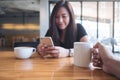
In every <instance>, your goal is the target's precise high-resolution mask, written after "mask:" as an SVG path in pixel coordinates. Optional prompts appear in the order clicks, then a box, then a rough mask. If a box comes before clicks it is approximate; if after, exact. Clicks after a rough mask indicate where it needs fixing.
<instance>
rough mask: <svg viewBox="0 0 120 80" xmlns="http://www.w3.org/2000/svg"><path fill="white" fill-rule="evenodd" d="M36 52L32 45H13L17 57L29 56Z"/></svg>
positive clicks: (24, 57)
mask: <svg viewBox="0 0 120 80" xmlns="http://www.w3.org/2000/svg"><path fill="white" fill-rule="evenodd" d="M35 52H36V48H33V47H15V48H14V54H15V56H16V57H17V58H19V59H27V58H30V57H31V56H32V55H33V54H34V53H35Z"/></svg>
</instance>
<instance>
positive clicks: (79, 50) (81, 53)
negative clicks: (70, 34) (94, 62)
mask: <svg viewBox="0 0 120 80" xmlns="http://www.w3.org/2000/svg"><path fill="white" fill-rule="evenodd" d="M90 48H91V47H90V43H88V42H75V43H74V65H76V66H79V67H89V64H90V62H91V54H90Z"/></svg>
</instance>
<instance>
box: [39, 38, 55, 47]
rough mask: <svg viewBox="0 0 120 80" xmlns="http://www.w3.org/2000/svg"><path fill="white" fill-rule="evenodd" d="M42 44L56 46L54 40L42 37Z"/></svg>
mask: <svg viewBox="0 0 120 80" xmlns="http://www.w3.org/2000/svg"><path fill="white" fill-rule="evenodd" d="M40 43H42V44H46V45H48V46H54V44H53V40H52V38H51V37H42V38H41V39H40Z"/></svg>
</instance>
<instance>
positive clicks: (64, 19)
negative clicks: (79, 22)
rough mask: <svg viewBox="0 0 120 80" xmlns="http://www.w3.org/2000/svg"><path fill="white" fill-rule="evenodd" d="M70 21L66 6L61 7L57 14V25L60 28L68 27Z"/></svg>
mask: <svg viewBox="0 0 120 80" xmlns="http://www.w3.org/2000/svg"><path fill="white" fill-rule="evenodd" d="M69 21H70V16H69V13H68V11H67V9H66V8H64V7H61V8H60V9H59V10H58V12H57V15H56V25H57V26H58V28H59V29H60V30H64V29H66V27H67V26H68V24H69Z"/></svg>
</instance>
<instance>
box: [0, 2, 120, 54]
mask: <svg viewBox="0 0 120 80" xmlns="http://www.w3.org/2000/svg"><path fill="white" fill-rule="evenodd" d="M56 1H57V0H45V1H44V0H24V1H23V0H22V1H18V0H10V1H9V0H1V1H0V48H1V50H11V49H12V48H13V47H14V46H15V44H16V43H17V42H19V43H21V42H23V43H24V42H26V43H27V42H28V43H29V42H30V43H31V44H33V43H34V42H36V41H37V42H38V43H39V41H40V38H41V37H44V35H45V34H46V31H47V29H48V27H49V17H50V14H51V11H52V9H53V7H54V5H55V3H56ZM70 3H71V4H72V6H73V9H74V13H75V18H76V23H81V24H82V25H83V26H84V28H85V29H86V31H87V33H88V36H89V40H90V42H91V43H92V44H95V43H96V42H97V41H100V42H102V43H104V44H105V45H106V46H108V47H109V48H110V49H111V50H112V51H113V52H115V53H119V52H120V28H119V26H120V25H119V21H120V19H119V18H120V14H119V13H120V2H117V1H108V2H107V1H99V0H98V1H97V0H96V1H92V0H91V1H89V0H88V1H87V0H85V1H84V0H75V1H74V0H70ZM36 45H37V43H36ZM36 45H34V46H36Z"/></svg>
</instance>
